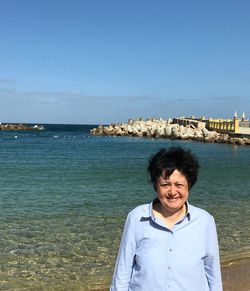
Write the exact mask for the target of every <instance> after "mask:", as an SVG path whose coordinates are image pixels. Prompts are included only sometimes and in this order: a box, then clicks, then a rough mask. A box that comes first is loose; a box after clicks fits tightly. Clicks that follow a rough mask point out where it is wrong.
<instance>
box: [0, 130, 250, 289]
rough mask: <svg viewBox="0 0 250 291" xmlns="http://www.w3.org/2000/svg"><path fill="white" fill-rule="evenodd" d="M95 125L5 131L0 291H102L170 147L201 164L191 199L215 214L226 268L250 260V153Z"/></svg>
mask: <svg viewBox="0 0 250 291" xmlns="http://www.w3.org/2000/svg"><path fill="white" fill-rule="evenodd" d="M90 128H91V126H63V125H60V126H58V125H47V126H46V130H45V131H43V132H0V171H1V176H0V290H101V289H102V288H103V289H102V290H105V288H107V287H108V286H109V284H110V280H111V276H112V272H113V267H114V262H115V258H116V255H117V250H118V246H119V241H120V236H121V232H122V228H123V224H124V219H125V217H126V215H127V212H128V211H129V210H131V209H133V208H134V207H135V206H137V205H139V204H142V203H148V202H150V201H151V200H152V199H153V198H154V191H153V189H152V187H151V185H150V184H149V182H148V178H147V174H146V166H147V159H148V157H149V156H150V155H151V154H152V153H154V152H155V151H157V150H158V149H160V148H161V147H168V146H172V145H181V146H183V147H185V148H189V149H191V150H192V151H193V152H194V153H195V154H196V155H197V156H198V157H199V159H200V163H201V171H200V176H199V180H198V182H197V184H196V186H195V187H194V188H193V189H192V191H191V193H190V202H191V203H193V204H194V205H196V206H199V207H202V208H205V209H207V210H208V211H210V212H211V213H212V214H213V215H214V217H215V219H216V222H217V228H218V234H219V241H220V251H221V260H222V263H224V262H228V261H230V260H236V259H240V258H244V257H250V245H249V241H250V239H249V236H250V235H249V233H250V232H249V214H250V210H249V202H250V198H249V197H250V195H249V194H250V193H249V192H250V190H249V189H250V148H249V147H243V146H242V147H237V146H232V145H225V144H212V143H199V142H192V141H178V140H163V139H150V138H146V139H144V138H133V137H95V136H91V135H90V134H89V129H90Z"/></svg>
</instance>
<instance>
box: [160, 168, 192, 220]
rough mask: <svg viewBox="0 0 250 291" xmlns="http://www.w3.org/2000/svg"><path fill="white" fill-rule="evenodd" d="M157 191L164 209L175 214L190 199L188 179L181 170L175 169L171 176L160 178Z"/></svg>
mask: <svg viewBox="0 0 250 291" xmlns="http://www.w3.org/2000/svg"><path fill="white" fill-rule="evenodd" d="M156 191H157V196H158V199H159V200H160V203H161V205H162V207H163V208H164V210H165V211H167V212H168V213H169V214H173V213H176V212H178V211H179V210H181V209H182V207H183V205H184V204H185V202H186V201H187V199H188V194H189V192H188V181H187V179H186V177H185V176H183V175H182V174H181V172H179V171H178V170H174V172H173V173H172V175H171V176H170V177H168V178H163V177H160V178H159V179H158V181H157V184H156Z"/></svg>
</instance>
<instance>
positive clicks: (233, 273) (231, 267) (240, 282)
mask: <svg viewBox="0 0 250 291" xmlns="http://www.w3.org/2000/svg"><path fill="white" fill-rule="evenodd" d="M222 280H223V291H249V290H250V258H246V259H241V260H238V261H233V262H231V263H228V264H226V265H223V264H222Z"/></svg>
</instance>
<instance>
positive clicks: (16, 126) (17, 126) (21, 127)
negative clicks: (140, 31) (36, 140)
mask: <svg viewBox="0 0 250 291" xmlns="http://www.w3.org/2000/svg"><path fill="white" fill-rule="evenodd" d="M0 130H15V131H26V130H38V131H40V130H44V127H43V126H42V125H27V124H22V123H4V124H3V123H0Z"/></svg>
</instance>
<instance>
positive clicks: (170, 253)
mask: <svg viewBox="0 0 250 291" xmlns="http://www.w3.org/2000/svg"><path fill="white" fill-rule="evenodd" d="M167 234H168V244H167V260H166V264H167V266H166V270H167V274H166V290H172V288H171V287H173V279H174V278H173V275H174V274H173V272H174V232H173V231H171V230H168V232H167Z"/></svg>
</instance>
